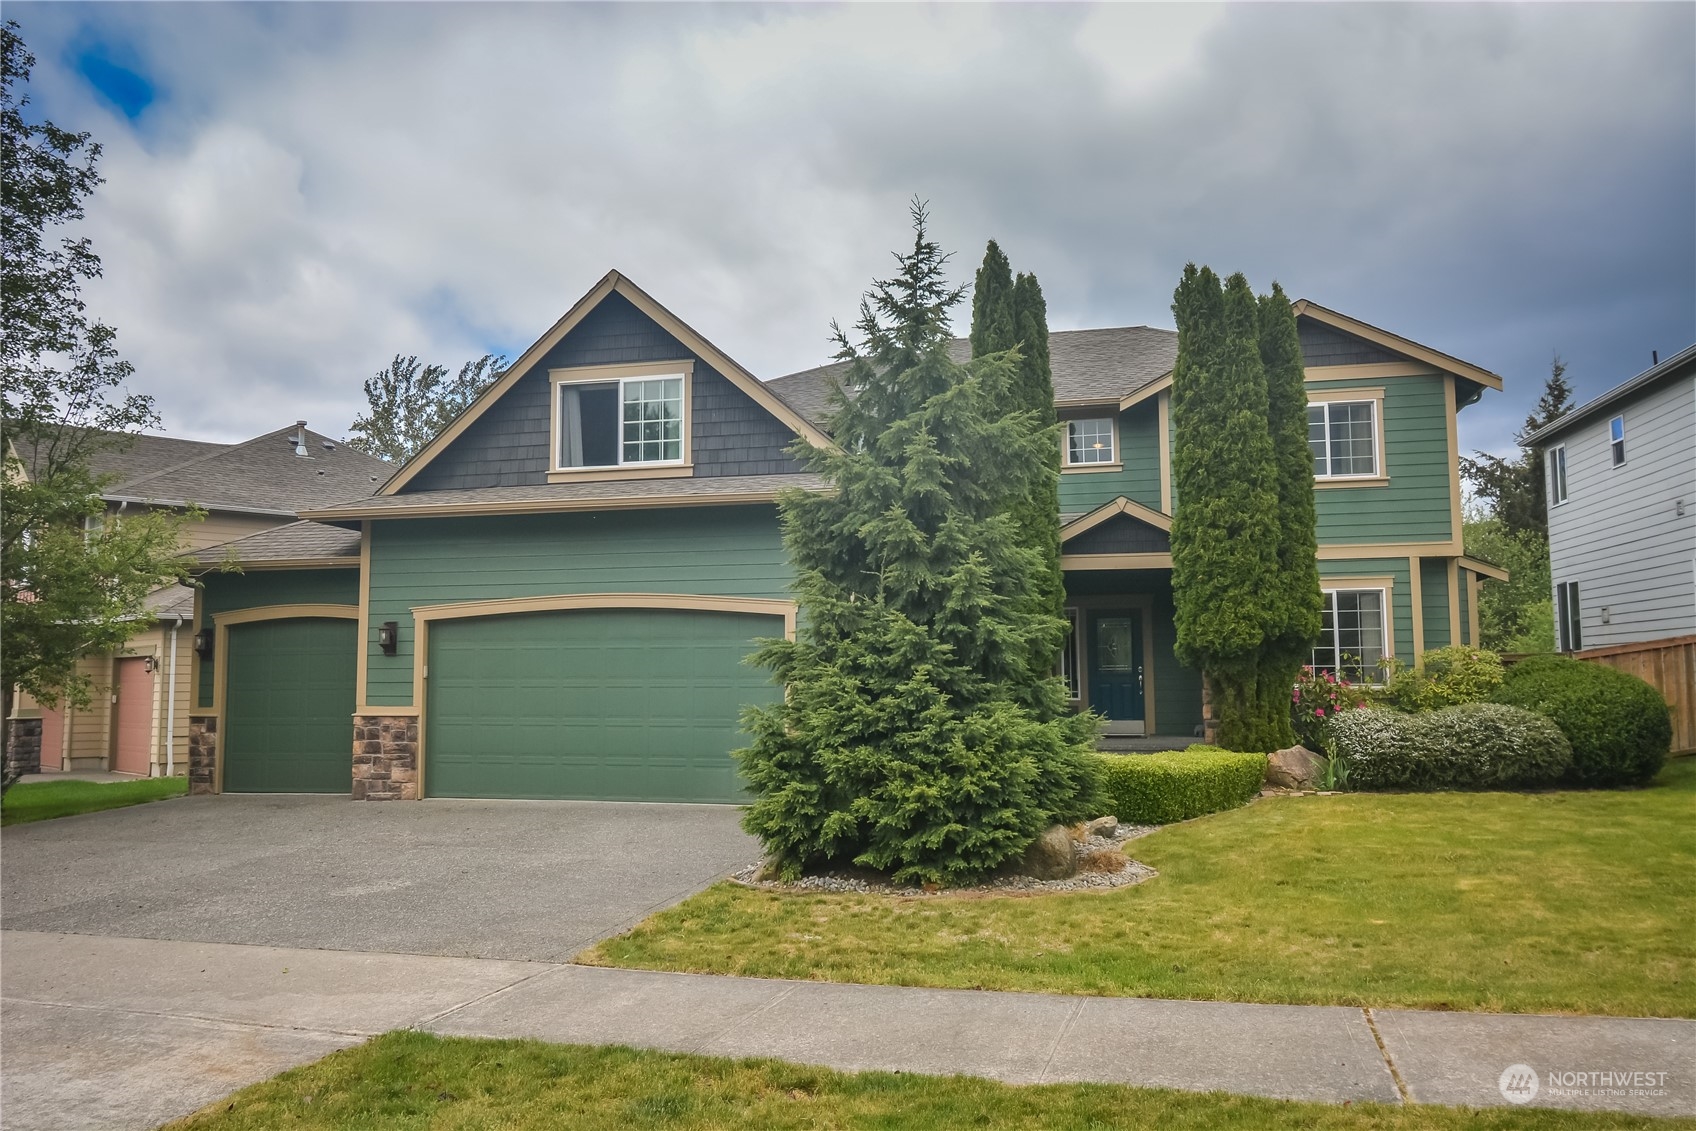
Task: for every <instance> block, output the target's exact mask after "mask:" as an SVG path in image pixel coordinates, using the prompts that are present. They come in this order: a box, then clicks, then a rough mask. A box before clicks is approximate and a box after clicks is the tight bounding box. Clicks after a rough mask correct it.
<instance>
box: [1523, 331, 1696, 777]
mask: <svg viewBox="0 0 1696 1131" xmlns="http://www.w3.org/2000/svg"><path fill="white" fill-rule="evenodd" d="M1525 442H1526V444H1527V445H1531V446H1535V447H1536V448H1538V449H1540V450H1541V451H1542V453H1543V467H1544V470H1545V473H1546V475H1547V481H1548V496H1549V565H1550V575H1551V580H1552V581H1553V583H1554V598H1555V632H1556V644H1557V646H1558V647H1559V648H1560V650H1561V651H1563V652H1575V653H1578V654H1579V655H1580V656H1581V657H1583V658H1585V659H1602V660H1606V661H1607V662H1608V663H1610V664H1611V665H1612V666H1614V667H1620V668H1624V669H1625V670H1628V671H1631V672H1633V673H1634V674H1636V675H1639V676H1642V677H1643V678H1645V679H1647V680H1649V681H1650V682H1651V683H1654V684H1655V685H1656V686H1657V687H1659V688H1660V689H1661V693H1662V694H1663V695H1665V696H1666V697H1667V700H1668V702H1670V703H1671V704H1672V705H1673V711H1674V719H1675V727H1676V728H1677V730H1678V732H1679V733H1678V734H1677V735H1675V737H1674V742H1673V748H1674V749H1692V748H1696V345H1693V346H1690V347H1689V348H1687V349H1685V350H1682V351H1680V352H1679V353H1678V354H1675V355H1674V356H1672V357H1669V358H1667V359H1666V360H1665V361H1662V362H1658V363H1657V364H1655V365H1653V366H1651V367H1650V368H1648V369H1646V370H1644V371H1643V372H1642V373H1639V374H1638V375H1637V376H1635V377H1633V378H1631V380H1629V381H1626V382H1625V383H1623V384H1621V385H1619V386H1617V387H1615V388H1613V389H1610V390H1609V391H1608V392H1606V393H1603V394H1602V395H1601V396H1599V397H1597V398H1596V399H1595V400H1593V401H1590V402H1589V403H1588V404H1584V405H1580V406H1579V407H1578V408H1576V409H1573V410H1572V411H1571V412H1569V413H1567V414H1566V415H1565V416H1563V417H1561V418H1560V419H1558V420H1555V421H1553V422H1551V423H1549V424H1546V425H1544V426H1543V427H1542V428H1539V429H1538V430H1537V431H1536V432H1533V433H1532V434H1531V435H1530V436H1527V437H1526V440H1525Z"/></svg>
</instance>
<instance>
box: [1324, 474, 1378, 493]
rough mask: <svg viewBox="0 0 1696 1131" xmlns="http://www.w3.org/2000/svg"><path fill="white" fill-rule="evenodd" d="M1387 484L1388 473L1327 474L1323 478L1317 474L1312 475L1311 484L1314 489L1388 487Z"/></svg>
mask: <svg viewBox="0 0 1696 1131" xmlns="http://www.w3.org/2000/svg"><path fill="white" fill-rule="evenodd" d="M1389 485H1390V477H1389V476H1388V475H1328V476H1326V477H1325V478H1323V479H1321V478H1320V477H1319V476H1317V475H1316V476H1314V477H1313V486H1314V488H1315V489H1316V490H1323V489H1324V488H1326V487H1388V486H1389Z"/></svg>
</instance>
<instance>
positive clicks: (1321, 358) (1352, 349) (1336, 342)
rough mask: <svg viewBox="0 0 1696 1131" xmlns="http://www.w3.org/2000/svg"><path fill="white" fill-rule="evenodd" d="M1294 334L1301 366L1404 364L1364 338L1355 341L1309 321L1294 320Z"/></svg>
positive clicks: (1304, 319)
mask: <svg viewBox="0 0 1696 1131" xmlns="http://www.w3.org/2000/svg"><path fill="white" fill-rule="evenodd" d="M1296 330H1297V332H1298V333H1299V334H1300V335H1301V359H1302V364H1303V365H1376V364H1378V363H1380V362H1385V361H1406V360H1407V358H1405V357H1403V356H1402V355H1400V354H1398V353H1391V352H1390V351H1389V350H1387V349H1384V348H1383V347H1382V346H1376V345H1373V344H1372V343H1371V342H1369V341H1366V340H1365V339H1364V338H1357V337H1355V336H1354V335H1353V334H1347V333H1344V332H1343V331H1341V330H1338V329H1336V328H1335V327H1333V326H1327V325H1325V323H1323V322H1317V321H1315V320H1314V319H1312V318H1298V319H1297V320H1296Z"/></svg>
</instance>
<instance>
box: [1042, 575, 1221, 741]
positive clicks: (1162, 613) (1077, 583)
mask: <svg viewBox="0 0 1696 1131" xmlns="http://www.w3.org/2000/svg"><path fill="white" fill-rule="evenodd" d="M1068 566H1070V563H1068ZM1065 578H1066V617H1067V620H1068V621H1069V622H1070V624H1071V632H1070V634H1069V635H1068V637H1067V641H1066V651H1065V655H1064V657H1063V658H1062V662H1061V675H1062V677H1063V678H1064V679H1065V681H1066V686H1067V691H1068V693H1069V694H1070V696H1071V699H1072V704H1073V706H1074V707H1075V708H1076V709H1078V710H1080V711H1094V712H1095V713H1097V714H1099V715H1101V716H1102V717H1103V718H1104V719H1105V720H1106V723H1105V725H1104V727H1103V734H1102V738H1101V742H1100V745H1101V748H1102V749H1104V750H1124V751H1137V750H1142V751H1148V750H1170V749H1174V748H1182V747H1184V746H1188V745H1189V744H1191V743H1193V742H1197V741H1199V740H1200V734H1201V730H1200V728H1201V676H1200V673H1198V672H1196V671H1195V670H1194V669H1191V668H1186V667H1184V666H1183V665H1181V664H1179V663H1178V660H1177V657H1176V656H1175V655H1174V654H1173V648H1174V646H1175V644H1176V630H1175V628H1174V626H1173V619H1172V571H1171V570H1170V569H1073V568H1067V570H1066V574H1065Z"/></svg>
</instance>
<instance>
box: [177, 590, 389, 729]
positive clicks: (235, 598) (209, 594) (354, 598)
mask: <svg viewBox="0 0 1696 1131" xmlns="http://www.w3.org/2000/svg"><path fill="white" fill-rule="evenodd" d="M200 582H201V585H202V586H203V588H202V590H201V594H200V624H199V625H198V626H197V627H200V628H211V627H212V617H213V615H214V614H216V613H231V612H236V611H237V610H240V609H257V608H261V607H263V606H265V605H358V604H359V571H358V570H357V569H256V570H252V571H249V572H247V573H209V574H206V575H205V576H203V577H202V578H201V579H200ZM195 706H197V707H205V708H209V707H211V706H212V665H211V664H204V663H203V664H201V665H200V676H199V679H198V681H197V683H196V685H195ZM350 725H351V724H350ZM350 741H351V740H350Z"/></svg>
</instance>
